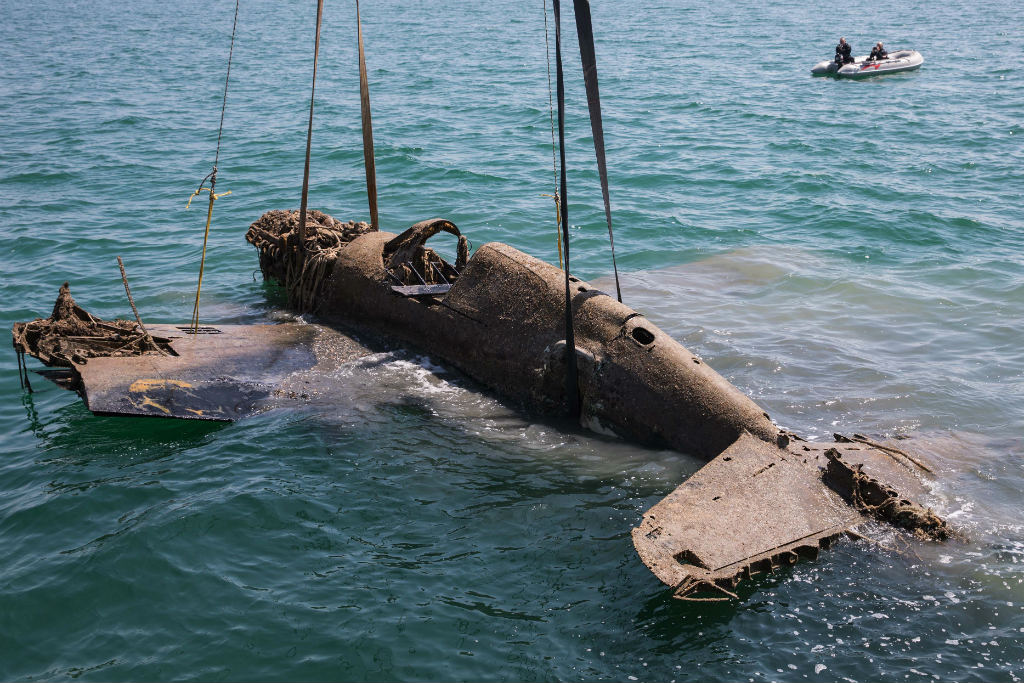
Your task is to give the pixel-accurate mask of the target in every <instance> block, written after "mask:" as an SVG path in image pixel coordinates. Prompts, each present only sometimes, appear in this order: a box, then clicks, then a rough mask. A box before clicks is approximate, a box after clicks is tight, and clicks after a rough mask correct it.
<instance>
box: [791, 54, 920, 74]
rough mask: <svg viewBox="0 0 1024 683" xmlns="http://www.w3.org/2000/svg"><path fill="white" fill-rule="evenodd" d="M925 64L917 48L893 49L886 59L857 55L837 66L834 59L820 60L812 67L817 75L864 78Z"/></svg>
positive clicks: (912, 68) (910, 69) (812, 70)
mask: <svg viewBox="0 0 1024 683" xmlns="http://www.w3.org/2000/svg"><path fill="white" fill-rule="evenodd" d="M922 64H924V57H922V56H921V53H920V52H918V51H917V50H893V51H892V52H890V53H889V56H888V57H886V58H885V59H879V60H876V61H870V62H869V61H868V57H867V55H864V56H863V57H857V58H855V59H854V61H853V62H851V63H850V64H844V65H843V66H841V67H838V68H837V65H836V63H835V62H834V61H830V60H826V61H824V62H818V63H817V64H815V65H814V68H812V69H811V73H812V74H814V75H815V76H836V77H837V78H864V77H866V76H877V75H881V74H894V73H897V72H900V71H913V70H914V69H916V68H918V67H920V66H921V65H922Z"/></svg>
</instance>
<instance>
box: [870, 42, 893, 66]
mask: <svg viewBox="0 0 1024 683" xmlns="http://www.w3.org/2000/svg"><path fill="white" fill-rule="evenodd" d="M888 57H889V53H888V52H886V51H885V48H884V47H883V46H882V41H878V42H877V43H875V46H874V47H873V48H871V54H870V55H868V61H869V62H875V61H880V60H882V59H887V58H888Z"/></svg>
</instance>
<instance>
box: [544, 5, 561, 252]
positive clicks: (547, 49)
mask: <svg viewBox="0 0 1024 683" xmlns="http://www.w3.org/2000/svg"><path fill="white" fill-rule="evenodd" d="M544 58H545V59H546V60H547V63H548V119H549V121H550V122H551V172H552V174H554V176H555V193H554V194H545V195H541V196H543V197H552V198H554V200H555V235H556V236H557V238H558V267H559V268H562V267H563V264H562V209H561V208H560V205H559V204H560V202H559V198H558V163H557V162H556V161H555V105H554V103H553V102H552V99H551V98H552V95H551V42H550V39H549V38H548V0H544Z"/></svg>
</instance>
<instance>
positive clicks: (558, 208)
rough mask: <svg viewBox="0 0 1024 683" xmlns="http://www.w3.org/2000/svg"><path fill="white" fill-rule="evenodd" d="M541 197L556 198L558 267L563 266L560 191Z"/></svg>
mask: <svg viewBox="0 0 1024 683" xmlns="http://www.w3.org/2000/svg"><path fill="white" fill-rule="evenodd" d="M541 197H554V199H555V235H556V236H557V237H558V267H559V268H562V267H563V266H562V206H561V201H562V200H561V199H560V198H559V197H558V193H557V192H556V193H555V194H542V195H541Z"/></svg>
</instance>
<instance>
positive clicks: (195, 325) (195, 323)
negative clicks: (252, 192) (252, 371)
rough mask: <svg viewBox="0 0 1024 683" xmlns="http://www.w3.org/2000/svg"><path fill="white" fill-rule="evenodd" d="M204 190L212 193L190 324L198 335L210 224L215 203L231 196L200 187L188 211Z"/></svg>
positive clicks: (193, 196) (189, 202) (189, 199)
mask: <svg viewBox="0 0 1024 683" xmlns="http://www.w3.org/2000/svg"><path fill="white" fill-rule="evenodd" d="M203 190H206V191H207V192H209V193H210V205H209V208H208V209H207V210H206V232H205V233H204V234H203V256H202V258H201V259H200V260H199V282H198V284H196V302H195V305H194V306H193V307H192V322H191V323H190V324H191V326H192V334H196V333H197V332H198V331H199V293H200V292H201V291H202V289H203V269H204V268H205V267H206V243H207V242H208V241H209V240H210V223H211V222H212V221H213V203H214V202H215V201H217V200H218V199H220V198H221V197H226V196H228V195H229V194H231V190H228V191H227V192H221V193H220V194H214V192H213V190H212V189H211V188H209V187H200V188H199V189H198V190H196V191H195V192H193V193H192V196H190V197H189V198H188V203H187V204H186V205H185V210H186V211H187V210H188V208H189V207H190V206H192V200H193V199H195V198H196V197H198V196H199V194H200V193H201V192H202V191H203Z"/></svg>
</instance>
